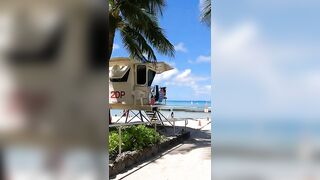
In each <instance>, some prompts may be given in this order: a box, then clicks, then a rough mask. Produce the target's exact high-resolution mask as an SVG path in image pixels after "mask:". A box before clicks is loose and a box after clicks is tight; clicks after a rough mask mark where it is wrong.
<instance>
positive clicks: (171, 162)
mask: <svg viewBox="0 0 320 180" xmlns="http://www.w3.org/2000/svg"><path fill="white" fill-rule="evenodd" d="M204 123H207V122H204ZM204 123H202V124H203V125H204ZM190 131H191V137H190V139H189V140H187V141H185V142H184V143H183V144H180V145H178V146H176V147H174V148H172V149H170V150H168V151H167V152H165V153H162V154H161V155H159V156H158V157H155V158H154V159H152V160H151V161H148V162H146V163H144V164H141V165H139V166H137V167H135V168H133V169H131V170H128V171H127V172H125V173H123V174H119V175H118V176H117V177H116V178H115V179H124V180H139V179H150V180H180V179H181V180H210V177H211V123H209V124H208V125H204V126H203V127H202V128H201V129H200V130H198V129H190Z"/></svg>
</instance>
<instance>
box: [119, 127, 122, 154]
mask: <svg viewBox="0 0 320 180" xmlns="http://www.w3.org/2000/svg"><path fill="white" fill-rule="evenodd" d="M121 144H122V137H121V126H119V154H121Z"/></svg>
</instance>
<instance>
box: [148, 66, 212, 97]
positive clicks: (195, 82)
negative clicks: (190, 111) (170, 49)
mask: <svg viewBox="0 0 320 180" xmlns="http://www.w3.org/2000/svg"><path fill="white" fill-rule="evenodd" d="M208 80H210V77H200V76H196V75H194V74H192V70H191V69H185V70H183V71H179V70H178V69H176V68H175V69H173V70H171V71H167V72H164V73H162V74H159V75H157V76H156V77H155V80H154V83H155V84H160V83H163V84H165V85H167V86H168V85H172V86H180V87H186V88H191V89H192V91H193V94H192V96H194V97H195V98H199V95H205V96H206V97H210V95H211V85H208V84H204V85H203V82H205V81H208Z"/></svg>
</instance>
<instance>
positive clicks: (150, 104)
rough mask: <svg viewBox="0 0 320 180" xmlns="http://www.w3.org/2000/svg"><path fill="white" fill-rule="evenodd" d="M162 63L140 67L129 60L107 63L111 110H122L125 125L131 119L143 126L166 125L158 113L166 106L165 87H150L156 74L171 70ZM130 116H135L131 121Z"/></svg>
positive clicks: (118, 59) (164, 118)
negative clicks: (130, 114) (150, 124)
mask: <svg viewBox="0 0 320 180" xmlns="http://www.w3.org/2000/svg"><path fill="white" fill-rule="evenodd" d="M172 69H173V68H172V67H171V66H170V65H168V64H167V63H165V62H155V63H143V62H140V61H137V60H134V59H130V58H113V59H111V60H110V62H109V104H110V109H120V110H123V114H122V115H121V117H120V118H119V119H118V120H116V121H115V123H117V122H119V120H120V119H121V118H123V117H126V119H125V123H129V122H130V121H132V120H133V119H134V118H139V119H140V120H141V121H142V122H144V121H147V122H150V123H151V122H152V123H161V124H163V121H167V122H169V123H170V124H171V122H170V121H168V120H167V119H166V117H165V116H164V115H163V114H161V113H160V111H159V109H160V108H161V107H162V106H164V105H165V104H166V99H167V98H166V87H160V86H158V85H153V84H152V82H153V80H154V78H155V76H156V75H157V74H161V73H163V72H166V71H169V70H172ZM129 113H132V114H133V115H134V116H133V117H130V119H129Z"/></svg>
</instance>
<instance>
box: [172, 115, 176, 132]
mask: <svg viewBox="0 0 320 180" xmlns="http://www.w3.org/2000/svg"><path fill="white" fill-rule="evenodd" d="M172 120H173V135H174V136H175V135H176V119H175V118H173V119H172Z"/></svg>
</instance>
